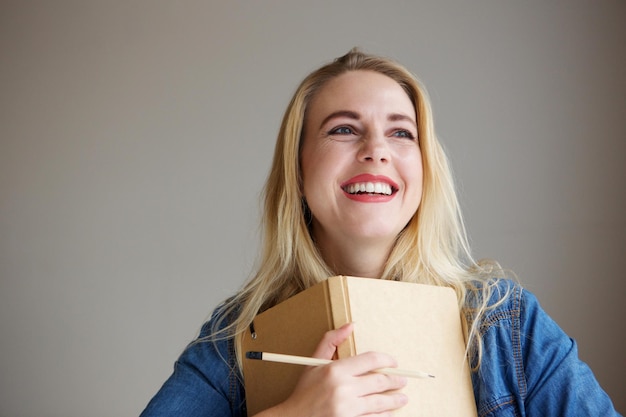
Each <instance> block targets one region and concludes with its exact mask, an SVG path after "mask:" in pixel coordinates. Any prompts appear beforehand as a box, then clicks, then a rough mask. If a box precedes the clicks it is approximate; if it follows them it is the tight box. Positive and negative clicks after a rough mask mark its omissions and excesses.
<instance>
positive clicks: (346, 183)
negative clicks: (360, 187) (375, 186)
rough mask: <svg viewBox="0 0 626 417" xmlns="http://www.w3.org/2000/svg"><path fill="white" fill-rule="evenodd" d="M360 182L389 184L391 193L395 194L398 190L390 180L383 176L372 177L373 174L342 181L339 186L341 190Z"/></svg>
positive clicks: (360, 175) (396, 185)
mask: <svg viewBox="0 0 626 417" xmlns="http://www.w3.org/2000/svg"><path fill="white" fill-rule="evenodd" d="M362 182H372V183H377V182H381V183H385V184H389V185H390V186H391V190H392V192H396V191H398V189H399V187H398V184H396V183H395V182H394V181H393V180H392V179H391V178H389V177H386V176H384V175H374V174H359V175H356V176H354V177H352V178H350V179H349V180H347V181H344V182H343V183H342V184H341V188H342V189H345V188H346V187H347V186H349V185H350V184H356V183H362Z"/></svg>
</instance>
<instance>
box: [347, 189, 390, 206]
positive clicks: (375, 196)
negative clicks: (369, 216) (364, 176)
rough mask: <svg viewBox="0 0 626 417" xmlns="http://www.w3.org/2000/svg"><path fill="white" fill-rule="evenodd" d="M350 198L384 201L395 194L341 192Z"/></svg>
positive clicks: (365, 201) (360, 200) (375, 201)
mask: <svg viewBox="0 0 626 417" xmlns="http://www.w3.org/2000/svg"><path fill="white" fill-rule="evenodd" d="M343 193H344V194H345V196H346V197H348V198H349V199H350V200H354V201H359V202H361V203H386V202H387V201H391V200H392V199H393V197H394V195H395V194H393V193H392V194H391V195H383V194H350V193H347V192H345V191H344V192H343Z"/></svg>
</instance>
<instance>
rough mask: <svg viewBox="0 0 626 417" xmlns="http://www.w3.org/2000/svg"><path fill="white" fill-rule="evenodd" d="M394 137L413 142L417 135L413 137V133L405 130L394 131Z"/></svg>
mask: <svg viewBox="0 0 626 417" xmlns="http://www.w3.org/2000/svg"><path fill="white" fill-rule="evenodd" d="M392 136H394V137H397V138H406V139H411V140H413V139H415V135H413V133H411V132H410V131H408V130H405V129H399V130H396V131H394V132H393V133H392Z"/></svg>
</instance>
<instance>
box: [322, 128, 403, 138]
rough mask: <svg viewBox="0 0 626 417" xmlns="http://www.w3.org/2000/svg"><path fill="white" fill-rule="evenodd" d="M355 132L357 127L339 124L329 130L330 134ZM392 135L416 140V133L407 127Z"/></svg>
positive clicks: (351, 133) (352, 133)
mask: <svg viewBox="0 0 626 417" xmlns="http://www.w3.org/2000/svg"><path fill="white" fill-rule="evenodd" d="M354 134H356V129H354V128H353V127H351V126H337V127H335V128H332V129H331V130H329V131H328V135H354ZM398 134H400V135H398ZM392 135H393V136H395V137H399V138H406V139H410V140H415V135H413V133H411V132H410V131H409V130H406V129H398V130H394V131H393V133H392Z"/></svg>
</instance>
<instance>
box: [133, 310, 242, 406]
mask: <svg viewBox="0 0 626 417" xmlns="http://www.w3.org/2000/svg"><path fill="white" fill-rule="evenodd" d="M210 326H211V324H210V322H209V323H207V324H205V325H204V326H203V329H202V332H201V334H200V337H203V336H205V335H207V334H209V330H210ZM229 355H231V351H230V346H229V343H228V341H227V340H220V341H217V342H212V341H196V342H195V343H192V344H190V345H189V346H188V347H187V348H186V349H185V351H184V352H183V353H182V355H181V356H180V357H179V358H178V360H177V361H176V363H175V365H174V371H173V373H172V375H171V376H170V377H169V378H168V379H167V381H165V383H164V384H163V386H162V387H161V389H160V390H159V391H158V392H157V393H156V395H155V396H154V397H153V398H152V399H151V400H150V402H149V403H148V405H147V406H146V408H145V410H144V411H143V412H142V414H141V417H162V416H180V417H186V416H189V417H191V416H194V417H201V416H207V417H240V416H241V417H245V415H246V414H245V407H244V406H243V400H242V397H243V394H242V388H241V385H240V383H238V382H237V381H238V379H237V378H236V377H235V378H233V372H236V371H235V370H233V369H232V366H231V365H229V358H230V356H229Z"/></svg>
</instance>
